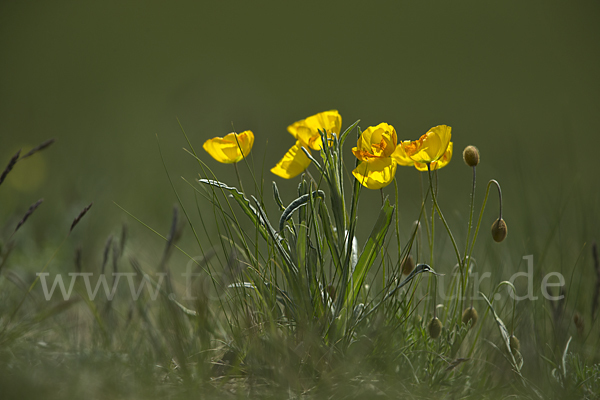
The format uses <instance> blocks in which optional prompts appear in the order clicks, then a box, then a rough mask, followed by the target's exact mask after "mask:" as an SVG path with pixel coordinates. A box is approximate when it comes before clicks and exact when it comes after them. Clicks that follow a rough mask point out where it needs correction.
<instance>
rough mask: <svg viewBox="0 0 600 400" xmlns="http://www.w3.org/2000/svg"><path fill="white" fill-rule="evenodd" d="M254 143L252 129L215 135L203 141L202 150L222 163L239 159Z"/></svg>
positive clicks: (248, 152) (247, 152)
mask: <svg viewBox="0 0 600 400" xmlns="http://www.w3.org/2000/svg"><path fill="white" fill-rule="evenodd" d="M253 144H254V134H253V133H252V131H244V132H242V133H235V132H231V133H228V134H227V135H225V137H215V138H212V139H208V140H207V141H206V142H204V145H203V146H202V147H204V150H206V152H207V153H208V154H210V155H211V156H212V158H214V159H215V160H217V161H218V162H220V163H224V164H232V163H236V162H238V161H241V160H242V159H243V158H244V157H246V156H247V155H248V154H250V150H252V145H253Z"/></svg>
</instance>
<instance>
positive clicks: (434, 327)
mask: <svg viewBox="0 0 600 400" xmlns="http://www.w3.org/2000/svg"><path fill="white" fill-rule="evenodd" d="M427 328H428V329H429V337H430V338H432V339H437V338H438V337H439V336H440V333H442V321H440V320H439V318H438V317H435V318H433V319H432V320H431V322H430V323H429V326H428V327H427Z"/></svg>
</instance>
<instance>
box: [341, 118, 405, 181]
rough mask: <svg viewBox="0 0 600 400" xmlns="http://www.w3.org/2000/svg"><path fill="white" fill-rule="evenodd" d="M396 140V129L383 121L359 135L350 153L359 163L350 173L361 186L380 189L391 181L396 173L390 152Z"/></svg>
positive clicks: (393, 150) (393, 148)
mask: <svg viewBox="0 0 600 400" xmlns="http://www.w3.org/2000/svg"><path fill="white" fill-rule="evenodd" d="M397 141H398V139H397V136H396V130H395V129H394V127H393V126H391V125H389V124H386V123H385V122H382V123H381V124H379V125H377V126H370V127H369V128H367V129H366V130H365V131H364V132H363V133H362V134H361V135H360V138H358V142H357V144H356V147H354V148H353V149H352V153H354V156H355V157H356V158H358V159H359V160H360V161H361V163H360V164H359V165H358V167H356V169H354V171H352V174H353V175H354V177H355V178H356V179H357V180H358V181H359V182H360V183H361V184H362V185H363V186H365V187H366V188H368V189H380V188H382V187H385V186H387V185H389V184H390V182H392V180H393V179H394V175H395V174H396V161H395V160H394V159H393V158H392V154H393V153H394V152H395V150H396V142H397Z"/></svg>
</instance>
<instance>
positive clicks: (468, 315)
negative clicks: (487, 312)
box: [462, 307, 479, 327]
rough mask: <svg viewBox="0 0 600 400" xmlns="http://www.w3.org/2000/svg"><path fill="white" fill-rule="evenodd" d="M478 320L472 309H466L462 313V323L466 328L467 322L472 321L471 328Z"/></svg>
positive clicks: (475, 312)
mask: <svg viewBox="0 0 600 400" xmlns="http://www.w3.org/2000/svg"><path fill="white" fill-rule="evenodd" d="M478 318H479V315H478V314H477V310H475V308H473V307H469V308H466V309H465V311H463V314H462V322H463V324H465V325H467V326H469V321H472V322H471V327H473V326H475V324H476V323H477V319H478Z"/></svg>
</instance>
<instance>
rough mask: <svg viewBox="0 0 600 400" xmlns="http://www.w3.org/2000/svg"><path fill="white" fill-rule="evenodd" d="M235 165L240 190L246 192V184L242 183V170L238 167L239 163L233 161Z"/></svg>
mask: <svg viewBox="0 0 600 400" xmlns="http://www.w3.org/2000/svg"><path fill="white" fill-rule="evenodd" d="M233 166H234V167H235V176H237V180H238V183H239V185H240V191H241V192H242V193H244V194H246V191H245V190H244V186H243V185H242V179H241V178H240V171H239V169H238V166H237V163H233Z"/></svg>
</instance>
